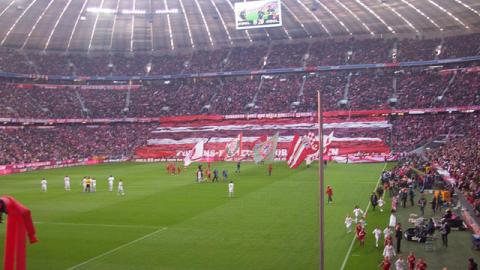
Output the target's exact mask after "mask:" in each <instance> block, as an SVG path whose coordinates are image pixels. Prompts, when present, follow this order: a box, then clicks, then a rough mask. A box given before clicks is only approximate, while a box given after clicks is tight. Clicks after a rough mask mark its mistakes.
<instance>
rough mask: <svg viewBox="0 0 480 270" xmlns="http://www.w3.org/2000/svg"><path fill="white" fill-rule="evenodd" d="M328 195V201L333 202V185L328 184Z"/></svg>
mask: <svg viewBox="0 0 480 270" xmlns="http://www.w3.org/2000/svg"><path fill="white" fill-rule="evenodd" d="M325 193H327V196H328V203H331V202H333V189H332V187H331V186H327V192H325Z"/></svg>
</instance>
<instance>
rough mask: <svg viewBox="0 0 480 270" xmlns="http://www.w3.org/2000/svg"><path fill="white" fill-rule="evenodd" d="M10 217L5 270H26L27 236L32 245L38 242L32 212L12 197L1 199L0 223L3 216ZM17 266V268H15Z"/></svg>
mask: <svg viewBox="0 0 480 270" xmlns="http://www.w3.org/2000/svg"><path fill="white" fill-rule="evenodd" d="M3 213H6V214H7V215H8V220H7V230H6V235H5V250H4V258H3V269H4V270H13V269H16V270H25V269H26V268H27V266H26V261H25V257H26V251H25V242H26V236H27V235H28V239H29V240H30V244H33V243H36V242H38V239H37V237H36V236H35V227H34V226H33V222H32V217H31V214H30V210H29V209H28V208H27V207H25V206H23V205H22V204H21V203H19V202H18V201H16V200H15V199H14V198H12V197H10V196H2V197H0V223H1V221H2V214H3ZM15 266H16V268H15Z"/></svg>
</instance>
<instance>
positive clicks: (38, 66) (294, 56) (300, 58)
mask: <svg viewBox="0 0 480 270" xmlns="http://www.w3.org/2000/svg"><path fill="white" fill-rule="evenodd" d="M479 42H480V34H471V35H465V36H456V37H451V38H445V39H443V40H439V39H403V40H396V39H390V40H385V39H361V40H357V39H349V40H343V41H338V40H333V39H332V40H321V41H311V42H300V43H288V44H278V45H271V46H269V47H267V46H263V45H260V46H252V47H249V48H231V49H228V48H221V49H217V50H215V51H204V50H200V51H196V52H193V53H177V54H175V55H141V54H139V55H122V54H116V55H113V54H112V55H107V54H103V55H81V54H53V53H52V54H50V53H49V54H37V53H29V54H26V53H24V52H16V51H12V50H6V51H4V52H1V53H0V70H2V71H9V72H18V73H24V74H42V75H54V74H55V75H78V76H87V75H88V76H94V75H97V76H107V75H147V74H150V75H166V74H178V73H182V72H193V73H195V72H212V71H221V70H227V71H230V70H245V69H249V70H256V69H259V68H279V67H301V66H311V65H315V66H319V65H342V64H360V63H391V62H396V61H414V60H432V59H436V58H439V59H444V58H453V57H462V56H472V55H478V54H479V53H480V52H479V48H478V44H479ZM262 60H263V61H262Z"/></svg>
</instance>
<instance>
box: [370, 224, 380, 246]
mask: <svg viewBox="0 0 480 270" xmlns="http://www.w3.org/2000/svg"><path fill="white" fill-rule="evenodd" d="M372 233H373V235H374V236H375V247H377V248H378V242H379V241H380V238H382V230H380V228H378V227H377V228H375V230H373V232H372Z"/></svg>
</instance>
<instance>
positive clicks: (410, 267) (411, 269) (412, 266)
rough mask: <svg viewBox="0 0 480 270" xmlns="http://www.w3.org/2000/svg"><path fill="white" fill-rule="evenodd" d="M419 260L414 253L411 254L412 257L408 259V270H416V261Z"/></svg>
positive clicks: (409, 256)
mask: <svg viewBox="0 0 480 270" xmlns="http://www.w3.org/2000/svg"><path fill="white" fill-rule="evenodd" d="M416 260H417V258H415V254H414V253H413V252H410V255H408V257H407V264H408V270H414V269H415V261H416Z"/></svg>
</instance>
